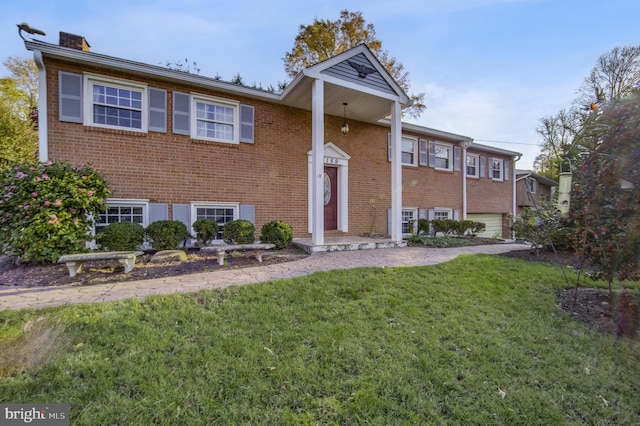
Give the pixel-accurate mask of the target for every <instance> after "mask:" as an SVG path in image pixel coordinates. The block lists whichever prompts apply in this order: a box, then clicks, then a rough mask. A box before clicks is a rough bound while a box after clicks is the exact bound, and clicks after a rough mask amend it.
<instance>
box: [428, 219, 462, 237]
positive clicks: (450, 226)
mask: <svg viewBox="0 0 640 426" xmlns="http://www.w3.org/2000/svg"><path fill="white" fill-rule="evenodd" d="M431 226H432V227H433V233H434V235H436V234H437V233H438V232H442V233H443V234H444V235H445V236H449V235H451V234H455V233H456V232H457V230H458V221H456V220H453V219H434V220H432V221H431Z"/></svg>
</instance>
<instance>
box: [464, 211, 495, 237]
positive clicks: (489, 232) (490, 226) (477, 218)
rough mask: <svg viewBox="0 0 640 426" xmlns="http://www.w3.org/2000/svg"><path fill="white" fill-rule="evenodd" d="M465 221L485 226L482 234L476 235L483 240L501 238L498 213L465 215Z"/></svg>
mask: <svg viewBox="0 0 640 426" xmlns="http://www.w3.org/2000/svg"><path fill="white" fill-rule="evenodd" d="M467 220H473V221H474V222H482V223H484V224H485V226H486V227H485V229H484V232H481V233H479V234H478V237H484V238H494V237H497V238H502V214H500V213H486V214H484V213H476V214H467Z"/></svg>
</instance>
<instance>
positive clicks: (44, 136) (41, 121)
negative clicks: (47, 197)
mask: <svg viewBox="0 0 640 426" xmlns="http://www.w3.org/2000/svg"><path fill="white" fill-rule="evenodd" d="M33 60H34V61H35V63H36V66H37V67H38V160H39V161H40V162H41V163H44V162H46V161H48V160H49V133H48V127H47V123H48V120H47V69H46V68H45V66H44V61H43V60H42V52H41V51H39V50H34V51H33Z"/></svg>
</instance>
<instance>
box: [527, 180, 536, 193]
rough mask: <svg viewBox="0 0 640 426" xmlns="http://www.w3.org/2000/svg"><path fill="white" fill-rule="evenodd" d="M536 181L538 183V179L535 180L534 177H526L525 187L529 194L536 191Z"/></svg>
mask: <svg viewBox="0 0 640 426" xmlns="http://www.w3.org/2000/svg"><path fill="white" fill-rule="evenodd" d="M537 183H538V181H537V180H535V179H534V178H532V177H528V178H527V189H528V191H529V193H530V194H535V193H536V187H537V186H538V185H537Z"/></svg>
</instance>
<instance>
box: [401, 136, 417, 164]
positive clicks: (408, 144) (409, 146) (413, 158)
mask: <svg viewBox="0 0 640 426" xmlns="http://www.w3.org/2000/svg"><path fill="white" fill-rule="evenodd" d="M417 150H418V141H417V140H416V139H414V138H408V137H406V136H403V137H402V164H404V165H407V166H416V165H417V164H418V162H417V159H418V156H417Z"/></svg>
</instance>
